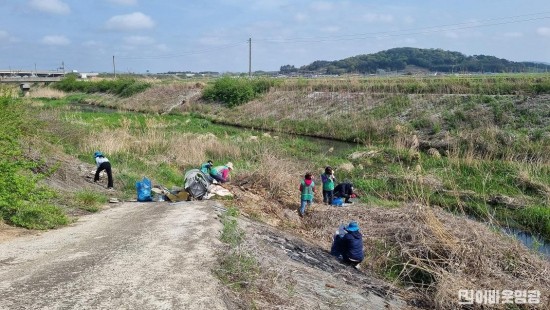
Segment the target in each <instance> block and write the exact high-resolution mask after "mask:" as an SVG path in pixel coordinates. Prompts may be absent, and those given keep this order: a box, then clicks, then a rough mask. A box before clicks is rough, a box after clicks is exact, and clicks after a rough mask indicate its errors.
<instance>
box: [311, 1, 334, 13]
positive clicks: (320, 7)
mask: <svg viewBox="0 0 550 310" xmlns="http://www.w3.org/2000/svg"><path fill="white" fill-rule="evenodd" d="M311 8H312V9H313V10H315V11H330V10H332V8H333V5H332V3H330V2H327V1H318V2H314V3H312V4H311Z"/></svg>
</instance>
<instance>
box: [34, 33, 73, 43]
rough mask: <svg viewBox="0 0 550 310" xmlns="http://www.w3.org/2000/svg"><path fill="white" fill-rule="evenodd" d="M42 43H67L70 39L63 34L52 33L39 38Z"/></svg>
mask: <svg viewBox="0 0 550 310" xmlns="http://www.w3.org/2000/svg"><path fill="white" fill-rule="evenodd" d="M41 42H42V43H43V44H46V45H69V44H71V41H70V40H69V39H67V38H66V37H65V36H58V35H52V36H44V37H43V38H42V40H41Z"/></svg>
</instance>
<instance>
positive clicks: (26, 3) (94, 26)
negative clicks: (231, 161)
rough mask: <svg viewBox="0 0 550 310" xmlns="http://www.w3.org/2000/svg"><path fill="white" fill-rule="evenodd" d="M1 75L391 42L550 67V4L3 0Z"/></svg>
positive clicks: (290, 60) (346, 49)
mask: <svg viewBox="0 0 550 310" xmlns="http://www.w3.org/2000/svg"><path fill="white" fill-rule="evenodd" d="M0 16H2V17H1V18H0V42H1V44H0V70H5V69H12V70H33V69H34V68H35V67H36V68H37V69H38V70H56V69H57V68H59V67H61V64H62V62H63V63H64V65H65V69H66V70H78V71H80V72H83V71H86V72H112V71H113V56H114V58H115V66H116V70H117V72H137V73H143V72H147V70H149V71H150V72H152V73H158V72H166V71H218V72H228V71H232V72H248V52H249V51H248V43H247V40H248V38H252V70H254V71H255V70H265V71H273V70H278V69H279V68H280V66H282V65H287V64H290V65H294V66H296V67H299V66H302V65H306V64H309V63H311V62H313V61H315V60H337V59H343V58H346V57H351V56H355V55H360V54H369V53H375V52H378V51H382V50H386V49H390V48H394V47H404V46H409V47H419V48H441V49H444V50H451V51H458V52H461V53H464V54H466V55H477V54H484V55H493V56H496V57H499V58H506V59H509V60H513V61H543V62H548V63H550V1H549V0H529V1H528V0H476V1H472V0H439V1H436V0H428V1H405V0H401V1H369V0H342V1H336V0H333V1H329V0H325V1H306V0H262V1H254V0H247V1H245V0H201V1H199V0H0Z"/></svg>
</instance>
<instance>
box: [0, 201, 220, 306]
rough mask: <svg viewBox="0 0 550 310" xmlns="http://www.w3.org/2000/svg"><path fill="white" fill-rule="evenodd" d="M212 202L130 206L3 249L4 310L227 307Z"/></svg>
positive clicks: (0, 289)
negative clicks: (218, 273)
mask: <svg viewBox="0 0 550 310" xmlns="http://www.w3.org/2000/svg"><path fill="white" fill-rule="evenodd" d="M220 229H221V224H220V223H219V221H218V220H216V219H215V208H214V203H213V202H201V203H194V202H183V203H176V204H170V203H167V202H165V203H156V202H151V203H123V204H118V205H116V206H115V207H113V208H111V209H108V210H105V211H102V212H101V213H98V214H93V215H89V216H85V217H82V218H81V219H80V220H79V221H78V222H77V223H75V224H73V225H71V226H70V227H64V228H61V229H58V230H52V231H47V232H44V233H42V234H40V235H38V236H25V237H20V238H16V239H12V240H10V241H7V242H4V243H0V309H10V310H11V309H226V308H227V305H226V303H225V301H224V297H223V293H222V286H221V285H220V284H219V283H218V281H217V279H216V278H215V277H214V276H213V275H212V274H211V270H212V268H214V262H215V259H216V258H215V253H214V249H215V247H216V245H217V244H218V242H219V241H218V234H219V230H220Z"/></svg>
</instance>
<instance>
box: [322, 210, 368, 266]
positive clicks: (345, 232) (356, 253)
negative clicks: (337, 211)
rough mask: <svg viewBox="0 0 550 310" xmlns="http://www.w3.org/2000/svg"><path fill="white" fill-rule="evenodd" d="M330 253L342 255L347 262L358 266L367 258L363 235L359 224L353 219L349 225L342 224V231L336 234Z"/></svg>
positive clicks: (343, 260) (344, 261)
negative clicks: (364, 250)
mask: <svg viewBox="0 0 550 310" xmlns="http://www.w3.org/2000/svg"><path fill="white" fill-rule="evenodd" d="M330 254H332V255H334V256H336V257H340V256H341V259H342V262H343V263H345V264H350V265H353V266H354V267H356V268H357V266H358V265H359V263H361V262H362V261H363V259H364V258H365V254H364V252H363V235H362V234H361V232H360V231H359V224H357V222H355V221H351V222H350V223H349V224H348V225H346V226H344V225H342V226H341V227H340V231H339V232H338V233H337V234H336V235H335V236H334V240H333V243H332V248H331V250H330Z"/></svg>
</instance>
